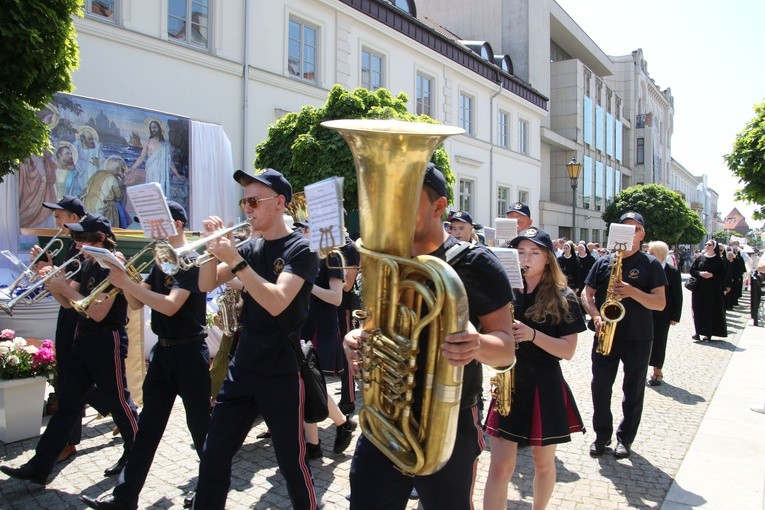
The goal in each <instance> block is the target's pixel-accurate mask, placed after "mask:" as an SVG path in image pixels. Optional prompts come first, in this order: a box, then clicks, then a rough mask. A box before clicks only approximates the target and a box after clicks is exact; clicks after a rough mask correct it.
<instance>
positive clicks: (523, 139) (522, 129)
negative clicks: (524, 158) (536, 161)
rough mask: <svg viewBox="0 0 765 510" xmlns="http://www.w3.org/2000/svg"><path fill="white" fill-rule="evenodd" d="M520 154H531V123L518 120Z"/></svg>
mask: <svg viewBox="0 0 765 510" xmlns="http://www.w3.org/2000/svg"><path fill="white" fill-rule="evenodd" d="M518 152H520V153H521V154H528V153H529V121H527V120H524V119H519V120H518Z"/></svg>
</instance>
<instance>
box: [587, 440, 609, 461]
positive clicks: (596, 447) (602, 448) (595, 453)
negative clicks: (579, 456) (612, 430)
mask: <svg viewBox="0 0 765 510" xmlns="http://www.w3.org/2000/svg"><path fill="white" fill-rule="evenodd" d="M610 444H611V440H610V439H609V440H608V441H598V440H597V439H596V440H595V441H593V443H592V444H591V445H590V457H600V456H601V455H603V454H604V453H605V452H606V446H608V445H610Z"/></svg>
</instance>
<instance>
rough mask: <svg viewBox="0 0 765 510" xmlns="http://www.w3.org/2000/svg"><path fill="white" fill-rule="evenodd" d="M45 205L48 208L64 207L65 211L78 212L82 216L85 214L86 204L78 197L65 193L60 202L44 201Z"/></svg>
mask: <svg viewBox="0 0 765 510" xmlns="http://www.w3.org/2000/svg"><path fill="white" fill-rule="evenodd" d="M43 207H46V208H48V209H63V210H64V211H67V212H70V213H72V214H76V215H77V216H79V217H80V218H82V217H83V216H85V205H84V204H83V203H82V200H80V199H79V198H77V197H73V196H71V195H64V197H63V198H62V199H61V200H59V201H58V202H55V203H54V202H43Z"/></svg>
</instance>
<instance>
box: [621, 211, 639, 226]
mask: <svg viewBox="0 0 765 510" xmlns="http://www.w3.org/2000/svg"><path fill="white" fill-rule="evenodd" d="M627 220H635V221H637V222H638V223H640V224H641V225H643V226H645V223H643V216H642V215H641V214H640V213H636V212H635V211H629V212H626V213H624V214H622V215H621V217H620V218H619V223H624V222H625V221H627Z"/></svg>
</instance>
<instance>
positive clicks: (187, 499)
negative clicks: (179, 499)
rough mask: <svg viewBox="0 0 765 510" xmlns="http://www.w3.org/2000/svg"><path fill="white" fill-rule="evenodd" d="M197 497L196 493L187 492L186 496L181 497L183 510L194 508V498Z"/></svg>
mask: <svg viewBox="0 0 765 510" xmlns="http://www.w3.org/2000/svg"><path fill="white" fill-rule="evenodd" d="M196 495H197V492H196V491H189V492H187V493H186V496H184V497H183V508H191V507H192V506H194V496H196Z"/></svg>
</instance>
